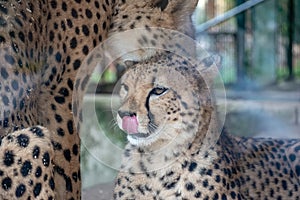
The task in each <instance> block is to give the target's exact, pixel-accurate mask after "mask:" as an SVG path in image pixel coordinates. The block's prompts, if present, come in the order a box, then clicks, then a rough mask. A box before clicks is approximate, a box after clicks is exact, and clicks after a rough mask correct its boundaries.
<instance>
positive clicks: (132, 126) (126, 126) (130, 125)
mask: <svg viewBox="0 0 300 200" xmlns="http://www.w3.org/2000/svg"><path fill="white" fill-rule="evenodd" d="M119 115H120V117H121V118H122V129H123V130H124V131H126V132H127V133H128V134H136V133H138V125H139V124H138V120H137V117H136V114H134V113H132V114H129V113H125V114H124V113H122V112H119Z"/></svg>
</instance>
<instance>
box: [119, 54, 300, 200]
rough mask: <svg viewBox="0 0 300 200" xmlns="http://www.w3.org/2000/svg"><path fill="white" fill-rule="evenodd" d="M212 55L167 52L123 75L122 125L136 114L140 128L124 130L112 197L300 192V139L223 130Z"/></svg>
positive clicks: (289, 195) (299, 195)
mask: <svg viewBox="0 0 300 200" xmlns="http://www.w3.org/2000/svg"><path fill="white" fill-rule="evenodd" d="M212 60H214V57H207V58H205V59H203V60H202V62H201V63H199V64H193V63H191V62H190V61H189V60H187V59H186V58H182V57H180V56H177V55H172V54H171V55H163V56H160V57H159V59H152V60H148V61H145V62H140V63H136V64H134V65H133V66H132V67H130V68H129V69H128V70H127V72H126V73H125V74H124V76H123V77H122V82H121V84H122V88H121V91H120V96H121V100H122V104H121V107H120V109H119V112H118V113H119V115H118V125H119V127H120V128H121V129H124V130H126V126H125V128H124V126H123V125H122V124H123V123H125V122H126V123H129V122H128V121H126V120H124V117H125V116H127V117H132V119H131V120H132V121H134V120H135V119H136V120H137V122H135V121H134V122H132V121H131V125H132V126H138V127H137V130H138V131H137V132H136V133H135V132H134V131H133V132H131V133H130V132H129V133H127V137H128V140H129V143H128V145H127V146H126V148H125V152H124V155H123V160H122V166H121V169H120V172H119V174H118V176H117V178H116V182H115V189H114V198H115V199H186V200H187V199H205V200H208V199H222V200H224V199H247V200H248V199H253V200H254V199H300V140H299V139H293V140H277V139H257V138H240V137H235V136H232V135H230V134H228V133H227V132H226V131H224V130H223V131H222V134H221V136H219V135H218V130H219V129H218V128H217V127H218V123H217V120H216V117H215V116H216V115H215V113H216V110H215V106H214V103H213V102H214V101H213V97H212V93H211V91H210V88H211V84H212V81H211V78H212V77H213V74H214V73H215V72H216V70H215V69H216V66H215V64H214V63H213V62H212ZM128 130H133V129H128Z"/></svg>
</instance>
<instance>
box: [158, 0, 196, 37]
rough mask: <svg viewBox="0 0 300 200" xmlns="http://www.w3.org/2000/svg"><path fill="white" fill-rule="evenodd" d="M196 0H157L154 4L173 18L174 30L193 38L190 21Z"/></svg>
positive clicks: (192, 28)
mask: <svg viewBox="0 0 300 200" xmlns="http://www.w3.org/2000/svg"><path fill="white" fill-rule="evenodd" d="M197 3H198V0H159V1H158V2H157V3H156V5H157V6H160V7H161V9H162V12H166V13H168V14H170V15H171V16H172V18H173V19H174V25H175V26H176V30H178V31H180V32H183V33H185V34H187V35H188V36H190V37H192V38H194V35H195V33H194V32H195V30H194V27H193V23H192V18H191V17H192V14H193V13H194V11H195V9H196V6H197Z"/></svg>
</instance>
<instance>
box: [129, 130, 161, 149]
mask: <svg viewBox="0 0 300 200" xmlns="http://www.w3.org/2000/svg"><path fill="white" fill-rule="evenodd" d="M159 137H160V134H159V132H157V133H154V134H153V135H150V136H148V137H146V138H137V137H133V136H131V135H127V139H128V141H129V142H130V144H132V145H135V146H149V145H151V144H153V143H154V142H156V141H157V140H158V139H159Z"/></svg>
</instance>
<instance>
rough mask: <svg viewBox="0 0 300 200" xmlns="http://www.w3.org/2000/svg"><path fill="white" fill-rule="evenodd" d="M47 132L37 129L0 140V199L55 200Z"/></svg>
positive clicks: (51, 156)
mask: <svg viewBox="0 0 300 200" xmlns="http://www.w3.org/2000/svg"><path fill="white" fill-rule="evenodd" d="M49 136H50V133H49V130H47V129H46V128H43V127H40V126H36V127H31V128H27V129H23V130H20V131H15V132H13V133H10V134H8V135H6V136H4V137H2V138H1V141H0V159H1V161H0V162H1V165H0V177H1V183H0V184H1V186H0V199H9V200H12V199H55V194H54V179H53V165H52V159H53V155H54V154H53V153H54V151H53V147H52V144H51V140H50V137H49Z"/></svg>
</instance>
